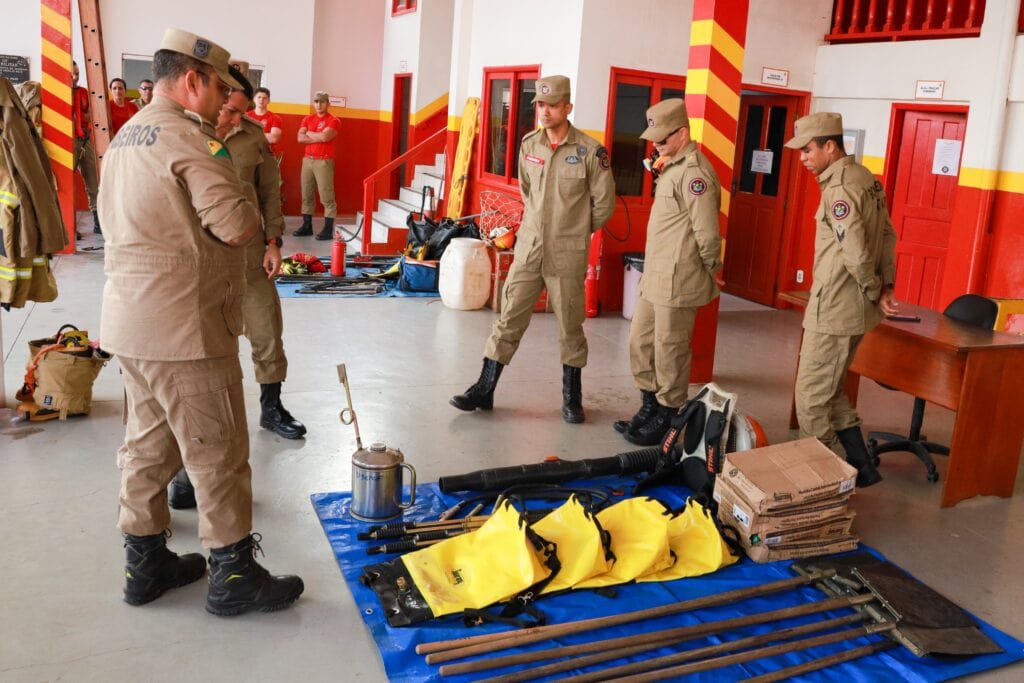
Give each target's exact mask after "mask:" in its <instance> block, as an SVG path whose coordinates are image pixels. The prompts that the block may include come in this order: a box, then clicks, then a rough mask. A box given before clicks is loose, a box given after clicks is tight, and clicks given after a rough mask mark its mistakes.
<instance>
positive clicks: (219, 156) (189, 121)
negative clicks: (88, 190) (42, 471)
mask: <svg viewBox="0 0 1024 683" xmlns="http://www.w3.org/2000/svg"><path fill="white" fill-rule="evenodd" d="M99 212H100V220H101V222H102V224H103V235H104V237H105V239H106V248H105V252H106V253H105V272H106V276H107V282H106V285H105V286H104V288H103V312H102V316H101V321H100V324H101V328H102V340H103V348H105V349H107V350H109V351H112V352H113V353H116V354H118V355H121V356H128V357H129V358H135V359H140V360H195V359H201V358H218V357H222V356H232V355H235V354H237V353H238V335H239V334H240V333H241V331H242V316H241V299H242V294H243V290H244V279H243V271H242V251H243V250H242V249H240V248H238V247H233V246H230V245H228V244H227V243H226V242H224V241H223V240H237V239H239V238H241V237H243V236H245V235H246V234H247V233H248V232H250V230H251V229H252V228H253V226H255V225H258V224H259V214H258V212H257V210H256V207H255V206H254V205H253V204H252V202H250V201H249V200H248V199H247V198H246V195H245V191H244V189H243V186H242V183H241V181H239V179H238V174H237V173H236V172H235V169H234V167H233V166H232V165H231V159H230V158H229V155H228V152H227V149H226V148H224V146H223V143H221V142H220V141H219V140H217V139H216V138H215V137H214V131H213V126H212V125H211V124H210V123H209V122H207V121H205V120H203V119H201V118H200V117H199V116H198V115H197V114H194V113H192V112H187V111H185V110H184V109H183V108H182V107H181V106H180V105H178V104H177V103H175V102H173V101H172V100H169V99H166V98H163V97H156V98H154V99H153V101H152V102H151V103H150V105H149V106H148V107H146V108H145V109H143V110H142V111H140V112H139V113H138V114H137V115H136V116H134V117H132V120H131V122H130V123H128V124H126V125H125V126H124V127H123V128H121V130H120V131H119V132H118V134H117V136H116V137H115V138H114V139H113V140H112V141H111V143H110V148H109V149H108V150H107V154H106V156H105V157H104V160H103V180H102V182H101V183H100V194H99Z"/></svg>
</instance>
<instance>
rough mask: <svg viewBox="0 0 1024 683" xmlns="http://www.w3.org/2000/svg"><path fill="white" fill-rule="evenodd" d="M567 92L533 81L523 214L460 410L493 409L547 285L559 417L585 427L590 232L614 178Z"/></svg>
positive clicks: (611, 194) (522, 153)
mask: <svg viewBox="0 0 1024 683" xmlns="http://www.w3.org/2000/svg"><path fill="white" fill-rule="evenodd" d="M569 94H570V93H569V79H568V78H566V77H565V76H548V77H545V78H541V79H539V80H538V81H537V94H536V95H535V96H534V98H533V102H534V103H535V104H536V108H537V116H538V118H539V120H540V124H541V129H540V130H536V131H533V132H531V133H529V134H528V135H527V136H526V137H524V138H523V143H522V146H521V148H520V150H519V190H520V192H521V193H522V197H523V204H524V212H523V221H522V225H521V227H520V228H519V232H518V236H517V238H516V246H515V259H514V261H513V262H512V267H511V269H510V270H509V274H508V281H507V282H506V284H505V292H504V296H505V303H504V304H503V306H502V309H501V316H500V317H499V318H498V320H497V322H495V323H494V331H493V332H492V333H491V337H490V339H488V341H487V346H486V348H485V349H484V362H483V369H482V370H481V372H480V378H479V379H478V380H477V381H476V383H475V384H473V386H471V387H470V388H469V389H467V390H466V392H465V393H463V394H459V395H457V396H454V397H452V399H451V404H452V405H453V406H455V407H456V408H458V409H460V410H475V409H477V408H481V409H483V410H490V409H491V408H492V406H493V403H494V387H495V385H497V383H498V378H499V377H500V376H501V370H502V368H503V367H504V366H506V365H508V364H509V363H510V362H511V361H512V356H513V355H515V352H516V349H517V348H519V342H520V340H521V339H522V338H523V334H524V333H525V332H526V328H527V327H529V325H530V316H531V315H532V314H533V306H534V303H535V302H536V301H537V297H538V296H539V295H540V292H541V290H542V289H543V288H544V287H547V290H548V300H549V301H550V302H551V305H552V308H553V310H554V312H555V316H556V317H557V318H558V325H559V333H560V336H559V347H560V351H561V359H562V417H563V419H564V420H565V421H566V422H570V423H579V422H583V419H584V415H583V390H582V377H581V376H582V369H583V366H584V365H586V364H587V339H586V337H585V336H584V335H583V318H584V300H583V291H584V278H585V276H586V271H587V254H588V251H589V249H590V236H591V234H592V233H593V232H594V231H595V230H598V229H600V228H601V226H603V225H604V224H605V222H606V221H607V220H608V219H609V218H610V217H611V215H612V211H613V210H614V209H615V181H614V180H613V179H612V174H611V171H610V170H609V169H610V167H611V164H610V161H609V158H608V151H607V150H606V149H605V148H604V147H602V146H601V144H600V143H599V142H597V141H596V140H594V139H593V138H591V137H590V136H588V135H585V134H583V133H581V132H580V131H579V130H577V129H576V128H575V127H574V126H573V125H572V124H570V123H569V119H568V116H569V114H570V113H571V112H572V104H571V103H570V102H569Z"/></svg>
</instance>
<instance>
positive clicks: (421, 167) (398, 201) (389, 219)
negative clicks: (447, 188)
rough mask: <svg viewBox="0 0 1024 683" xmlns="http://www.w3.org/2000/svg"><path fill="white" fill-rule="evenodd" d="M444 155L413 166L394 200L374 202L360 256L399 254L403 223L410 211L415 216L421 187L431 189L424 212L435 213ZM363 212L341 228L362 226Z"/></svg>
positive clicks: (440, 194)
mask: <svg viewBox="0 0 1024 683" xmlns="http://www.w3.org/2000/svg"><path fill="white" fill-rule="evenodd" d="M444 167H445V156H444V154H435V155H434V163H433V164H416V165H415V167H414V168H415V170H414V173H413V178H412V183H411V184H410V185H409V186H408V187H402V188H400V189H399V191H398V197H397V198H395V199H378V200H377V208H376V210H375V211H374V212H373V216H372V218H371V221H370V222H369V225H368V226H367V227H368V228H369V241H368V242H367V241H366V237H365V236H364V237H363V245H364V249H363V251H364V253H368V254H391V253H395V252H397V251H401V250H402V248H403V247H404V246H405V242H406V231H407V229H406V227H405V221H406V219H407V218H408V217H409V214H410V213H411V212H416V213H418V212H419V210H420V202H421V201H422V193H423V188H424V187H432V188H433V189H434V200H433V202H432V205H430V204H431V202H429V201H428V206H427V209H428V210H431V211H433V210H436V208H437V205H438V202H439V201H440V200H441V198H442V197H443V196H444V170H445V168H444ZM363 215H364V214H363V211H358V212H356V217H355V222H354V224H352V225H343V226H342V227H343V228H344V229H345V230H346V231H347V232H349V233H350V234H352V233H354V232H355V230H356V229H357V228H358V227H359V226H360V225H363V224H364V223H363Z"/></svg>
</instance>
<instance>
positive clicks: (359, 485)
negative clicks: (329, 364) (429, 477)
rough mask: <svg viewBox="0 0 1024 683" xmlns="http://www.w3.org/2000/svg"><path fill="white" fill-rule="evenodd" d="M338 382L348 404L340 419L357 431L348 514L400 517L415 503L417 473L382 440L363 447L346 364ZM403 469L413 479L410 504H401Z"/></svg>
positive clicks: (375, 518) (364, 517)
mask: <svg viewBox="0 0 1024 683" xmlns="http://www.w3.org/2000/svg"><path fill="white" fill-rule="evenodd" d="M338 381H340V382H341V384H342V385H343V386H344V387H345V400H346V401H347V402H348V407H347V408H343V409H342V411H341V413H340V415H339V418H340V419H341V423H342V424H345V425H353V426H354V427H355V430H356V452H355V453H353V454H352V507H351V509H350V510H349V512H350V513H351V514H352V516H353V517H355V518H356V519H361V520H364V521H368V522H377V521H381V520H386V519H393V518H395V517H398V516H399V515H401V514H402V511H403V510H405V509H406V508H408V507H409V506H410V505H412V504H413V503H415V502H416V470H415V469H413V466H412V465H410V464H409V463H407V462H405V456H404V455H402V451H400V450H398V449H397V448H388V447H387V446H386V445H384V444H383V443H381V442H379V441H378V442H375V443H372V444H370V447H369V448H363V440H362V438H361V437H360V436H359V421H358V420H357V419H356V413H355V411H354V410H353V409H352V393H351V391H350V390H349V386H348V373H347V372H346V371H345V364H344V363H342V364H341V365H339V366H338ZM402 468H405V469H407V470H409V476H410V479H411V481H410V485H411V487H412V490H411V492H410V496H409V502H408V503H402V502H401V500H402Z"/></svg>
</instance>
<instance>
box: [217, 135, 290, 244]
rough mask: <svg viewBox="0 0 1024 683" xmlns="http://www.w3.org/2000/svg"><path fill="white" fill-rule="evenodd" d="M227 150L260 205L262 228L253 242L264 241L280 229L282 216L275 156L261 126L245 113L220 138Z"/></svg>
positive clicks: (270, 238)
mask: <svg viewBox="0 0 1024 683" xmlns="http://www.w3.org/2000/svg"><path fill="white" fill-rule="evenodd" d="M224 144H225V145H227V148H228V151H229V152H230V153H231V163H233V164H234V166H235V169H236V170H237V171H238V177H239V178H241V179H242V180H243V181H244V182H245V185H246V190H247V191H249V192H250V195H249V196H250V199H251V200H252V201H253V202H254V203H255V204H256V205H257V206H258V207H259V208H260V215H261V216H262V217H263V232H262V234H257V235H256V236H255V237H254V238H253V242H254V243H256V242H258V241H261V242H266V241H267V240H272V239H274V238H275V237H280V236H281V234H282V233H284V216H282V215H281V173H280V171H279V170H278V168H277V160H276V159H274V155H273V154H272V153H271V151H270V145H268V144H267V136H266V135H264V134H263V126H261V125H260V124H258V123H256V122H255V121H253V120H252V119H250V118H249V117H248V116H243V117H242V120H241V122H240V123H239V124H238V126H237V127H236V128H234V129H233V130H232V131H231V132H229V133H228V134H227V137H225V138H224Z"/></svg>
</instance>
